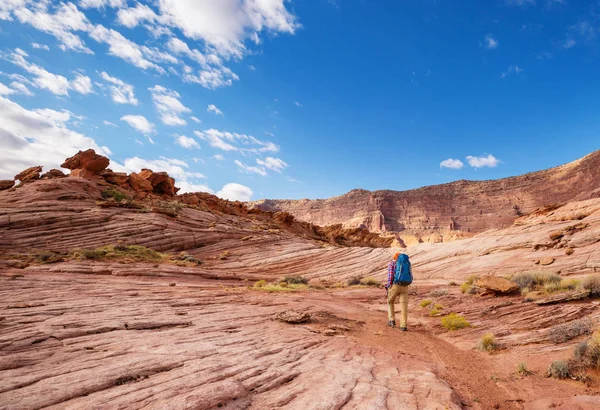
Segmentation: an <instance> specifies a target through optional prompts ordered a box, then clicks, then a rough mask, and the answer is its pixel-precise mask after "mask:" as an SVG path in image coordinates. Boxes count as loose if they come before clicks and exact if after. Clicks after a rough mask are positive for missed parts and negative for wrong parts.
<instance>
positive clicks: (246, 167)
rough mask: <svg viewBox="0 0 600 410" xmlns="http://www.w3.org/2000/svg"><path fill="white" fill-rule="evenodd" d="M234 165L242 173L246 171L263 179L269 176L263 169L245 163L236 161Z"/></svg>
mask: <svg viewBox="0 0 600 410" xmlns="http://www.w3.org/2000/svg"><path fill="white" fill-rule="evenodd" d="M234 163H235V165H237V166H238V167H239V168H240V169H241V170H242V171H245V172H248V173H254V174H258V175H261V176H263V177H266V176H267V171H266V170H265V169H264V168H263V167H255V166H251V165H246V164H244V163H243V162H241V161H238V160H237V159H236V160H235V161H234Z"/></svg>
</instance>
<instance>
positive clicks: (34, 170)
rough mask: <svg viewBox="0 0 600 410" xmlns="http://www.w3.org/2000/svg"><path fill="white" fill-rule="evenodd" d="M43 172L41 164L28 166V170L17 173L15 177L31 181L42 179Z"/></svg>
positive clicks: (23, 180)
mask: <svg viewBox="0 0 600 410" xmlns="http://www.w3.org/2000/svg"><path fill="white" fill-rule="evenodd" d="M41 172H42V167H41V166H39V165H38V166H35V167H31V168H27V169H26V170H24V171H22V172H20V173H18V174H17V175H15V179H18V180H19V181H21V182H29V181H34V180H36V179H40V173H41Z"/></svg>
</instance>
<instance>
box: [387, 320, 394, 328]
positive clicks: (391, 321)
mask: <svg viewBox="0 0 600 410" xmlns="http://www.w3.org/2000/svg"><path fill="white" fill-rule="evenodd" d="M388 326H389V327H394V326H396V322H395V321H394V320H390V321H389V322H388Z"/></svg>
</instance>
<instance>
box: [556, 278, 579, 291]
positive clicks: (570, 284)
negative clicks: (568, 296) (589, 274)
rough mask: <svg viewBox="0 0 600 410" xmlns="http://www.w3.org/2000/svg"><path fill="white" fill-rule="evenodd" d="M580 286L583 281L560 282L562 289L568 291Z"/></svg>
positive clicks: (566, 280)
mask: <svg viewBox="0 0 600 410" xmlns="http://www.w3.org/2000/svg"><path fill="white" fill-rule="evenodd" d="M580 284H581V281H580V280H578V279H563V280H561V281H560V287H561V288H563V289H568V290H575V289H577V288H578V287H579V285H580Z"/></svg>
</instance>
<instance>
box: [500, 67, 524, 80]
mask: <svg viewBox="0 0 600 410" xmlns="http://www.w3.org/2000/svg"><path fill="white" fill-rule="evenodd" d="M523 71H525V70H523V69H522V68H521V67H519V66H518V65H511V66H510V67H508V69H507V70H506V71H505V72H503V73H502V74H500V77H501V78H506V77H508V76H509V75H511V74H516V75H521V74H522V73H523Z"/></svg>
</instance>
